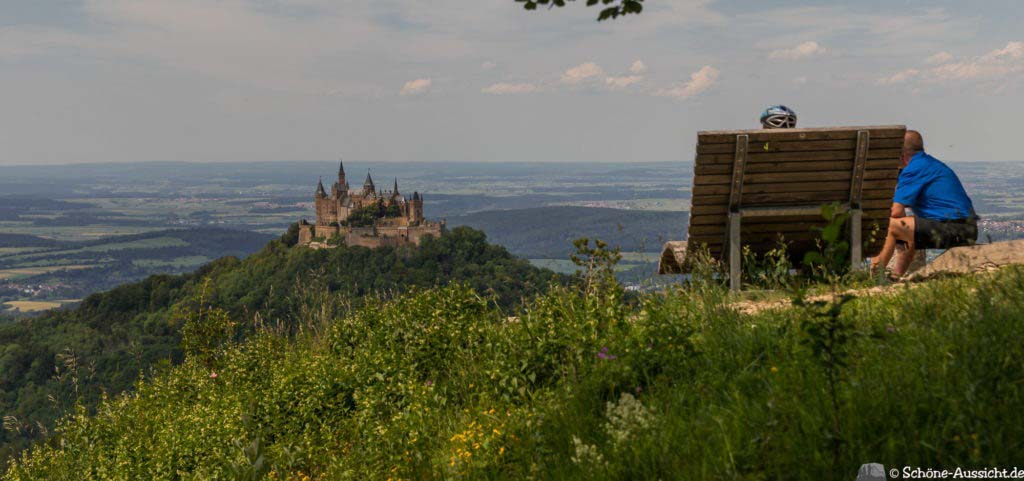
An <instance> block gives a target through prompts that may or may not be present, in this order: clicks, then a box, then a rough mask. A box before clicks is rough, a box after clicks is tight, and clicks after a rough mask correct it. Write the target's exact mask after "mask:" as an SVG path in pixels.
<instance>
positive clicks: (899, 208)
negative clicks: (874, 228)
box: [889, 202, 907, 219]
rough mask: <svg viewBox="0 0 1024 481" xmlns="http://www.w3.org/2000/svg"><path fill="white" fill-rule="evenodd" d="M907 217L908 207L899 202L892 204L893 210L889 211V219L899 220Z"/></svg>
mask: <svg viewBox="0 0 1024 481" xmlns="http://www.w3.org/2000/svg"><path fill="white" fill-rule="evenodd" d="M906 216H907V206H905V205H903V204H900V203H899V202H893V203H892V209H890V210H889V217H892V218H894V219H899V218H900V217H906Z"/></svg>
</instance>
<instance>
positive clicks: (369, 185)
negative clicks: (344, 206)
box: [363, 170, 377, 197]
mask: <svg viewBox="0 0 1024 481" xmlns="http://www.w3.org/2000/svg"><path fill="white" fill-rule="evenodd" d="M376 190H377V189H376V187H374V186H373V179H372V178H370V171H369V170H367V171H366V180H364V181H363V196H364V197H372V196H373V194H374V193H375V191H376Z"/></svg>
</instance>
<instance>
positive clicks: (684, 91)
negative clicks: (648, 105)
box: [655, 65, 718, 100]
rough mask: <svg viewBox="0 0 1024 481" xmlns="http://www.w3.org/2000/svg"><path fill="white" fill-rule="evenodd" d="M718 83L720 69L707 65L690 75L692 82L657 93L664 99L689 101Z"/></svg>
mask: <svg viewBox="0 0 1024 481" xmlns="http://www.w3.org/2000/svg"><path fill="white" fill-rule="evenodd" d="M717 82H718V69H716V68H714V67H712V66H710V65H705V66H704V67H702V68H701V69H700V70H698V71H696V72H694V73H692V74H690V81H689V82H686V83H684V84H682V85H678V86H675V87H672V88H668V89H662V90H659V91H657V92H656V93H655V95H660V96H664V97H672V98H675V99H680V100H682V99H688V98H690V97H693V96H694V95H697V94H699V93H701V92H703V91H705V90H707V89H709V88H711V86H713V85H714V84H715V83H717Z"/></svg>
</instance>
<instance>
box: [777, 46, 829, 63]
mask: <svg viewBox="0 0 1024 481" xmlns="http://www.w3.org/2000/svg"><path fill="white" fill-rule="evenodd" d="M826 51H827V50H826V49H825V48H824V47H822V46H821V45H818V42H814V41H808V42H804V43H801V44H800V45H797V46H796V47H793V48H784V49H781V50H773V51H772V52H771V53H770V54H768V58H771V59H776V60H800V59H803V58H808V57H813V56H815V55H821V54H823V53H825V52H826Z"/></svg>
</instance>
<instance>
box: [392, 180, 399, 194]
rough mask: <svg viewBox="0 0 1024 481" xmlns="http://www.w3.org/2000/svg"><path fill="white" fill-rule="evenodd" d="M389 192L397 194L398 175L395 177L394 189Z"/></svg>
mask: <svg viewBox="0 0 1024 481" xmlns="http://www.w3.org/2000/svg"><path fill="white" fill-rule="evenodd" d="M391 193H392V194H394V195H398V177H395V190H394V191H393V192H391Z"/></svg>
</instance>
